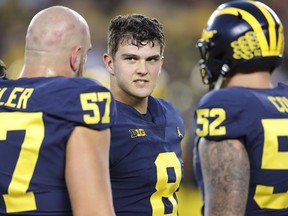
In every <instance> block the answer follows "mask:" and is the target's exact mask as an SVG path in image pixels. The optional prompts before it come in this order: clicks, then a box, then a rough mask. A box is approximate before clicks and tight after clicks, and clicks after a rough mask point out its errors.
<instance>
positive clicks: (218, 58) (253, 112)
mask: <svg viewBox="0 0 288 216" xmlns="http://www.w3.org/2000/svg"><path fill="white" fill-rule="evenodd" d="M283 32H284V31H283V25H282V23H281V21H280V19H279V17H278V16H277V15H276V13H275V12H274V11H273V10H272V9H271V8H270V7H268V6H267V5H265V4H263V3H261V2H258V1H246V0H240V1H231V2H227V3H224V4H222V5H220V6H219V7H218V8H217V9H216V10H215V11H214V12H213V14H212V15H211V17H210V18H209V20H208V22H207V26H206V27H205V28H204V30H203V33H202V37H201V39H200V40H199V41H198V42H197V47H198V48H199V50H200V54H201V60H200V62H199V63H200V72H201V76H202V78H203V82H204V83H205V84H208V85H209V86H210V89H211V91H210V92H209V93H207V94H206V95H205V96H204V97H203V98H202V99H201V100H200V102H199V104H198V106H197V110H196V111H195V126H196V135H197V136H198V139H197V149H196V167H197V168H198V169H197V177H198V179H200V186H201V188H202V191H203V199H204V212H203V213H204V215H234V216H236V215H247V216H255V215H277V216H280V215H288V208H287V203H288V198H287V190H288V181H287V180H288V130H287V128H288V86H287V85H285V84H281V83H279V84H278V85H277V86H273V85H272V81H271V74H272V73H273V71H274V70H275V68H276V67H278V66H279V65H280V64H281V61H282V59H283V51H284V35H283ZM198 153H199V154H198ZM200 167H201V170H200ZM201 171H202V173H201ZM201 175H203V181H202V177H201Z"/></svg>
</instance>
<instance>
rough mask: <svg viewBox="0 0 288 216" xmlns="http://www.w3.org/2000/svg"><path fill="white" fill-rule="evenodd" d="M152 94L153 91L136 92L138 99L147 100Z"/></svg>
mask: <svg viewBox="0 0 288 216" xmlns="http://www.w3.org/2000/svg"><path fill="white" fill-rule="evenodd" d="M151 94H152V90H151V89H137V91H135V92H134V96H136V97H137V98H146V97H148V96H149V95H151Z"/></svg>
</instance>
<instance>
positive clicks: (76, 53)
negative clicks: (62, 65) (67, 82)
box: [70, 47, 82, 72]
mask: <svg viewBox="0 0 288 216" xmlns="http://www.w3.org/2000/svg"><path fill="white" fill-rule="evenodd" d="M81 53H82V52H81V47H76V48H75V49H74V50H73V51H72V53H71V55H70V67H71V69H72V70H73V71H74V72H77V71H79V67H80V65H81V59H82V54H81Z"/></svg>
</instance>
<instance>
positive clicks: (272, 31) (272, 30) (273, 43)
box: [251, 2, 277, 52]
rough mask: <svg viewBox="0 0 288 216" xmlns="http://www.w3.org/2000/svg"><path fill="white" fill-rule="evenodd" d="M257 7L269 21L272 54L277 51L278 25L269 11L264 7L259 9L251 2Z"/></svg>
mask: <svg viewBox="0 0 288 216" xmlns="http://www.w3.org/2000/svg"><path fill="white" fill-rule="evenodd" d="M251 3H252V4H253V5H255V7H257V8H258V9H259V10H260V11H261V12H262V13H263V15H264V16H265V18H266V20H267V21H268V26H269V29H268V31H269V38H270V51H271V52H272V51H273V50H275V49H276V43H277V41H276V40H277V38H276V37H277V36H276V29H275V28H276V23H275V21H274V19H273V17H272V15H271V14H270V13H269V11H268V10H267V9H266V8H264V7H259V5H257V4H256V3H255V2H251Z"/></svg>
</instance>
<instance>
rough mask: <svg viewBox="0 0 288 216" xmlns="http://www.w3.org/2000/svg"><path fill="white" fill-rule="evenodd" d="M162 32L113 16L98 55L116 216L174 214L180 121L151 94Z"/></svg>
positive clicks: (138, 18)
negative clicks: (107, 91)
mask: <svg viewBox="0 0 288 216" xmlns="http://www.w3.org/2000/svg"><path fill="white" fill-rule="evenodd" d="M164 46H165V36H164V32H163V27H162V25H161V24H160V23H159V21H158V20H157V19H154V18H149V17H146V16H144V15H141V14H131V15H126V16H122V15H119V16H116V17H115V18H113V19H112V20H111V22H110V25H109V30H108V52H107V53H105V54H104V56H103V59H104V62H105V65H106V68H107V70H108V72H109V73H110V83H111V91H112V94H113V96H114V98H115V99H116V107H117V120H116V122H115V124H114V125H113V126H112V128H111V137H112V138H111V149H110V177H111V184H112V193H113V202H114V207H115V211H116V215H117V216H121V215H123V216H129V215H131V216H132V215H133V216H134V215H139V216H140V215H145V216H147V215H155V216H156V215H157V216H161V215H171V216H172V215H175V216H176V215H177V212H178V210H177V209H178V204H177V197H176V191H177V190H178V188H179V186H180V182H181V179H182V177H183V161H182V158H181V140H182V139H183V136H184V124H183V120H182V118H181V116H180V114H179V112H178V110H177V109H176V108H175V107H174V105H172V103H170V102H169V101H167V100H164V99H159V98H156V97H153V96H151V93H152V91H153V90H154V88H155V85H156V81H157V78H158V76H159V74H160V71H161V67H162V63H163V52H164Z"/></svg>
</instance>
